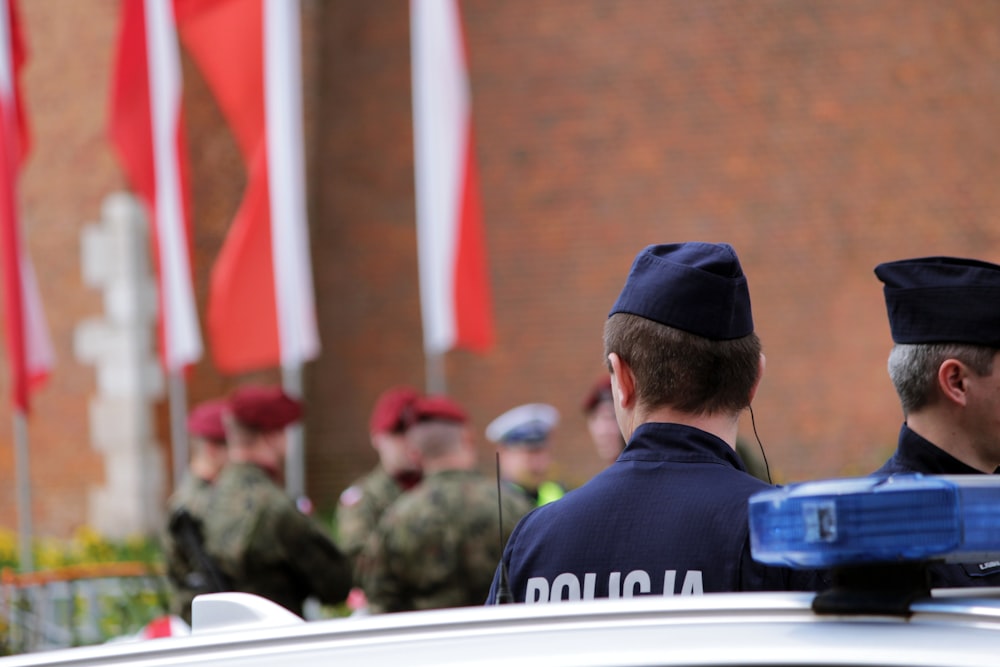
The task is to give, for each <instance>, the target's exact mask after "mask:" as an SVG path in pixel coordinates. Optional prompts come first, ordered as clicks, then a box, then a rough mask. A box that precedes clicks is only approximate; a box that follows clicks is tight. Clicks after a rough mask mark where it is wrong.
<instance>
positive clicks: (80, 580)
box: [0, 563, 168, 655]
mask: <svg viewBox="0 0 1000 667" xmlns="http://www.w3.org/2000/svg"><path fill="white" fill-rule="evenodd" d="M167 596H168V590H167V584H166V580H165V578H164V577H163V574H162V569H161V568H159V567H157V566H154V565H150V564H148V563H101V564H94V565H74V566H69V567H64V568H58V569H55V570H47V571H42V572H28V573H18V572H15V571H13V570H11V569H3V570H2V571H0V655H4V654H14V653H30V652H34V651H46V650H52V649H56V648H65V647H69V646H82V645H86V644H98V643H101V642H103V641H106V640H108V639H110V638H113V637H116V636H121V635H125V634H128V633H130V632H135V631H136V630H138V629H139V628H141V627H142V626H143V625H144V624H146V623H148V622H149V621H150V620H151V619H152V618H154V617H156V616H159V615H162V614H164V613H165V612H166V608H167V600H168V598H167ZM3 626H6V628H4V627H3ZM4 636H6V640H4ZM4 641H6V644H5V645H4Z"/></svg>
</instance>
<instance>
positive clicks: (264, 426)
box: [229, 385, 302, 433]
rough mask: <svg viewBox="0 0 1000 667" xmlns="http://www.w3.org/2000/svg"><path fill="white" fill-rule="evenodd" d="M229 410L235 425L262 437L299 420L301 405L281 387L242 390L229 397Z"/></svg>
mask: <svg viewBox="0 0 1000 667" xmlns="http://www.w3.org/2000/svg"><path fill="white" fill-rule="evenodd" d="M229 409H230V411H232V413H233V417H234V418H235V419H236V421H238V422H239V423H241V424H243V425H244V426H247V427H249V428H252V429H254V430H256V431H263V432H265V433H266V432H269V431H280V430H281V429H283V428H285V427H286V426H288V425H289V424H293V423H295V422H297V421H298V420H299V419H300V418H301V417H302V403H301V402H300V401H298V400H296V399H294V398H292V397H291V396H289V395H288V394H286V393H285V392H284V391H282V389H281V387H263V386H259V385H249V386H246V387H241V388H239V389H237V390H235V391H234V392H233V393H232V394H230V396H229Z"/></svg>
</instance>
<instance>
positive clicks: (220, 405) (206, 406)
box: [187, 399, 226, 442]
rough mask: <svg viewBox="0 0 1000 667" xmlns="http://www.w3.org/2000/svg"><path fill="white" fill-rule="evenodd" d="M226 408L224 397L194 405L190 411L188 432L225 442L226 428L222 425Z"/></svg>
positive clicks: (214, 440)
mask: <svg viewBox="0 0 1000 667" xmlns="http://www.w3.org/2000/svg"><path fill="white" fill-rule="evenodd" d="M225 409H226V402H225V401H224V400H222V399H215V400H211V401H205V402H204V403H199V404H198V405H196V406H194V407H193V408H192V409H191V412H190V413H188V418H187V430H188V433H190V434H191V435H196V436H198V437H199V438H205V439H206V440H211V441H212V442H225V441H226V429H225V428H223V426H222V413H223V412H224V411H225Z"/></svg>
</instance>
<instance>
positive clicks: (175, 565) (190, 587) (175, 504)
mask: <svg viewBox="0 0 1000 667" xmlns="http://www.w3.org/2000/svg"><path fill="white" fill-rule="evenodd" d="M213 489H214V487H213V486H212V484H211V483H210V482H207V481H205V480H203V479H201V478H200V477H197V476H196V475H191V474H188V475H187V476H185V477H184V479H183V480H181V483H180V485H179V486H178V487H177V490H176V491H174V494H173V495H172V496H170V498H169V499H168V500H167V521H166V523H165V524H164V526H163V530H162V531H161V532H160V541H161V544H162V546H163V556H164V560H165V561H166V567H167V582H168V584H169V586H170V611H171V613H174V614H177V615H178V616H180V617H181V618H183V619H184V620H185V621H187V623H188V624H190V623H191V601H192V600H193V599H194V597H195V596H196V595H199V594H201V593H209V592H212V591H210V590H209V588H208V584H207V582H206V580H205V577H204V576H203V575H202V573H201V572H200V571H199V568H198V565H197V561H196V559H195V558H194V557H193V555H192V554H189V553H188V552H187V550H186V549H185V548H184V547H183V545H182V544H181V543H180V542H179V541H178V539H176V538H175V536H174V534H173V533H172V532H171V530H170V524H171V521H172V520H173V518H174V516H175V514H176V513H177V512H178V511H180V510H182V509H183V510H187V512H188V513H190V514H191V516H192V517H193V518H194V519H195V520H196V521H201V519H202V517H203V516H204V515H205V510H206V508H207V507H208V505H209V503H210V502H211V496H212V491H213Z"/></svg>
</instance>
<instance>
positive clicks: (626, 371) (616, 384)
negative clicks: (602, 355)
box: [608, 352, 635, 409]
mask: <svg viewBox="0 0 1000 667" xmlns="http://www.w3.org/2000/svg"><path fill="white" fill-rule="evenodd" d="M608 363H609V364H611V385H612V387H613V388H614V391H613V392H612V395H613V396H614V398H615V401H617V403H618V407H621V408H625V409H628V408H631V407H633V406H634V405H635V376H634V375H632V369H631V368H629V365H628V364H627V363H625V362H624V361H623V360H622V358H621V357H619V356H618V355H617V354H616V353H615V352H612V353H611V354H609V355H608Z"/></svg>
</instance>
